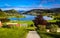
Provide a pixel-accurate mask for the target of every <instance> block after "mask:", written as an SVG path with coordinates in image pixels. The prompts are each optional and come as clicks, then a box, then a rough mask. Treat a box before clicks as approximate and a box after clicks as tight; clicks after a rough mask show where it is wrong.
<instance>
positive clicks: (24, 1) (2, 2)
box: [0, 0, 60, 10]
mask: <svg viewBox="0 0 60 38" xmlns="http://www.w3.org/2000/svg"><path fill="white" fill-rule="evenodd" d="M59 7H60V0H0V8H1V9H2V10H10V9H15V10H31V9H50V8H59Z"/></svg>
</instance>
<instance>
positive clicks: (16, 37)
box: [0, 27, 28, 38]
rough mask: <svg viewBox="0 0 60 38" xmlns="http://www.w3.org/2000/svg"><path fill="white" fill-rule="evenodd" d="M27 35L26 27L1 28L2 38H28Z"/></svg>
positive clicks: (0, 36) (0, 34) (0, 35)
mask: <svg viewBox="0 0 60 38" xmlns="http://www.w3.org/2000/svg"><path fill="white" fill-rule="evenodd" d="M27 33H28V31H27V30H26V28H25V27H20V28H17V27H14V28H0V38H26V35H27Z"/></svg>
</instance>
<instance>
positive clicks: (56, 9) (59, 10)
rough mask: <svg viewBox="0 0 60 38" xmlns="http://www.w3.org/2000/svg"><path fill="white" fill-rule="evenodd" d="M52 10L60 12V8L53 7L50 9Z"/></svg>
mask: <svg viewBox="0 0 60 38" xmlns="http://www.w3.org/2000/svg"><path fill="white" fill-rule="evenodd" d="M50 10H52V11H53V12H54V13H59V12H60V8H53V9H50Z"/></svg>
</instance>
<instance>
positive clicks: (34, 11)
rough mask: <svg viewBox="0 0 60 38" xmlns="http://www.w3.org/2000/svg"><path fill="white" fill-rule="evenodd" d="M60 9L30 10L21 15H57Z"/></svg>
mask: <svg viewBox="0 0 60 38" xmlns="http://www.w3.org/2000/svg"><path fill="white" fill-rule="evenodd" d="M59 12H60V8H52V9H32V10H30V11H27V12H25V13H23V14H30V15H39V14H43V13H59Z"/></svg>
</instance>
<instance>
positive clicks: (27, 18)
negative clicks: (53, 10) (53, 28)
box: [9, 15, 53, 21]
mask: <svg viewBox="0 0 60 38" xmlns="http://www.w3.org/2000/svg"><path fill="white" fill-rule="evenodd" d="M23 16H25V18H19V20H21V21H24V20H25V21H26V20H34V19H35V17H36V16H33V15H23ZM9 19H10V20H18V18H9ZM43 19H44V20H53V18H51V17H47V16H43Z"/></svg>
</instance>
